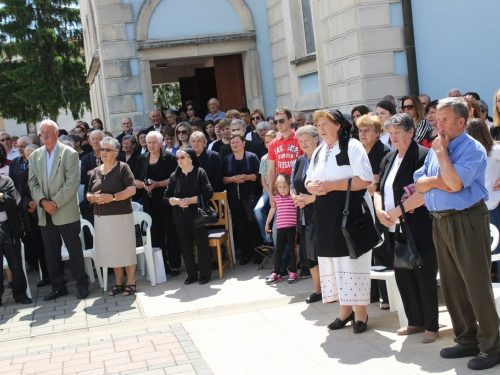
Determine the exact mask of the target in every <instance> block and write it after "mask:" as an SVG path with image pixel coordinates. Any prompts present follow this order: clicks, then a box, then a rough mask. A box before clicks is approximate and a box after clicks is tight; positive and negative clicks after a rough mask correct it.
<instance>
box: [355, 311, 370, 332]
mask: <svg viewBox="0 0 500 375" xmlns="http://www.w3.org/2000/svg"><path fill="white" fill-rule="evenodd" d="M367 323H368V315H367V316H366V322H362V321H361V320H358V321H355V322H354V323H353V324H352V330H353V331H354V333H363V332H364V331H366V330H367V329H368V326H367Z"/></svg>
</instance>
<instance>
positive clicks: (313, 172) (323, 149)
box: [306, 138, 375, 185]
mask: <svg viewBox="0 0 500 375" xmlns="http://www.w3.org/2000/svg"><path fill="white" fill-rule="evenodd" d="M327 153H328V154H329V155H328V158H327V157H326V155H327ZM339 153H340V148H339V142H338V141H337V142H335V144H334V145H333V147H332V148H328V145H327V144H326V143H324V144H322V145H320V146H319V147H318V148H317V149H316V150H315V151H314V153H313V155H312V157H311V163H310V164H309V169H308V170H307V179H306V184H307V182H308V181H316V180H319V181H338V180H344V179H347V178H352V177H356V176H357V177H359V178H360V179H362V180H363V181H370V182H371V183H372V185H373V184H374V183H375V179H374V178H373V173H372V167H371V165H370V160H369V159H368V155H367V153H366V150H365V147H364V146H363V144H362V143H361V142H360V141H358V140H357V139H354V138H351V139H349V147H348V149H347V155H348V156H349V162H350V164H351V165H343V166H340V167H339V166H338V165H337V159H336V157H335V156H336V155H338V154H339ZM316 155H318V157H316ZM315 160H316V161H315Z"/></svg>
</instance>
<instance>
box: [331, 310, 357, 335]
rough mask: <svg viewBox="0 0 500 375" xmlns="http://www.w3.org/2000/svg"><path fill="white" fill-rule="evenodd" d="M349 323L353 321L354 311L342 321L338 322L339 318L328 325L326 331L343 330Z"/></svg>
mask: <svg viewBox="0 0 500 375" xmlns="http://www.w3.org/2000/svg"><path fill="white" fill-rule="evenodd" d="M350 321H354V311H353V312H352V313H351V315H349V316H348V317H347V318H345V319H344V320H340V318H337V319H335V320H334V321H333V323H330V324H328V329H331V330H336V329H341V328H344V327H345V326H346V324H347V323H349V322H350Z"/></svg>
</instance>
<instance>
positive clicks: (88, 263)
mask: <svg viewBox="0 0 500 375" xmlns="http://www.w3.org/2000/svg"><path fill="white" fill-rule="evenodd" d="M80 227H81V231H80V241H81V242H82V249H83V257H84V260H85V268H86V270H87V275H89V277H90V281H91V282H95V277H94V269H93V268H92V260H93V261H94V265H95V269H96V272H97V279H98V280H99V286H100V287H101V288H102V287H103V280H102V275H101V268H100V267H99V264H98V263H97V262H96V259H95V249H94V248H91V249H85V238H84V235H83V228H84V227H87V228H88V230H89V231H90V234H91V235H92V238H94V237H95V232H94V227H93V226H92V224H90V222H89V221H88V220H85V219H82V218H80ZM61 257H62V260H63V261H65V260H69V253H68V248H67V247H66V244H65V243H64V240H63V245H62V248H61Z"/></svg>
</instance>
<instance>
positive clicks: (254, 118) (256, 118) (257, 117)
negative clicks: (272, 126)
mask: <svg viewBox="0 0 500 375" xmlns="http://www.w3.org/2000/svg"><path fill="white" fill-rule="evenodd" d="M261 119H262V117H260V116H254V117H250V120H252V121H255V120H261Z"/></svg>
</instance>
